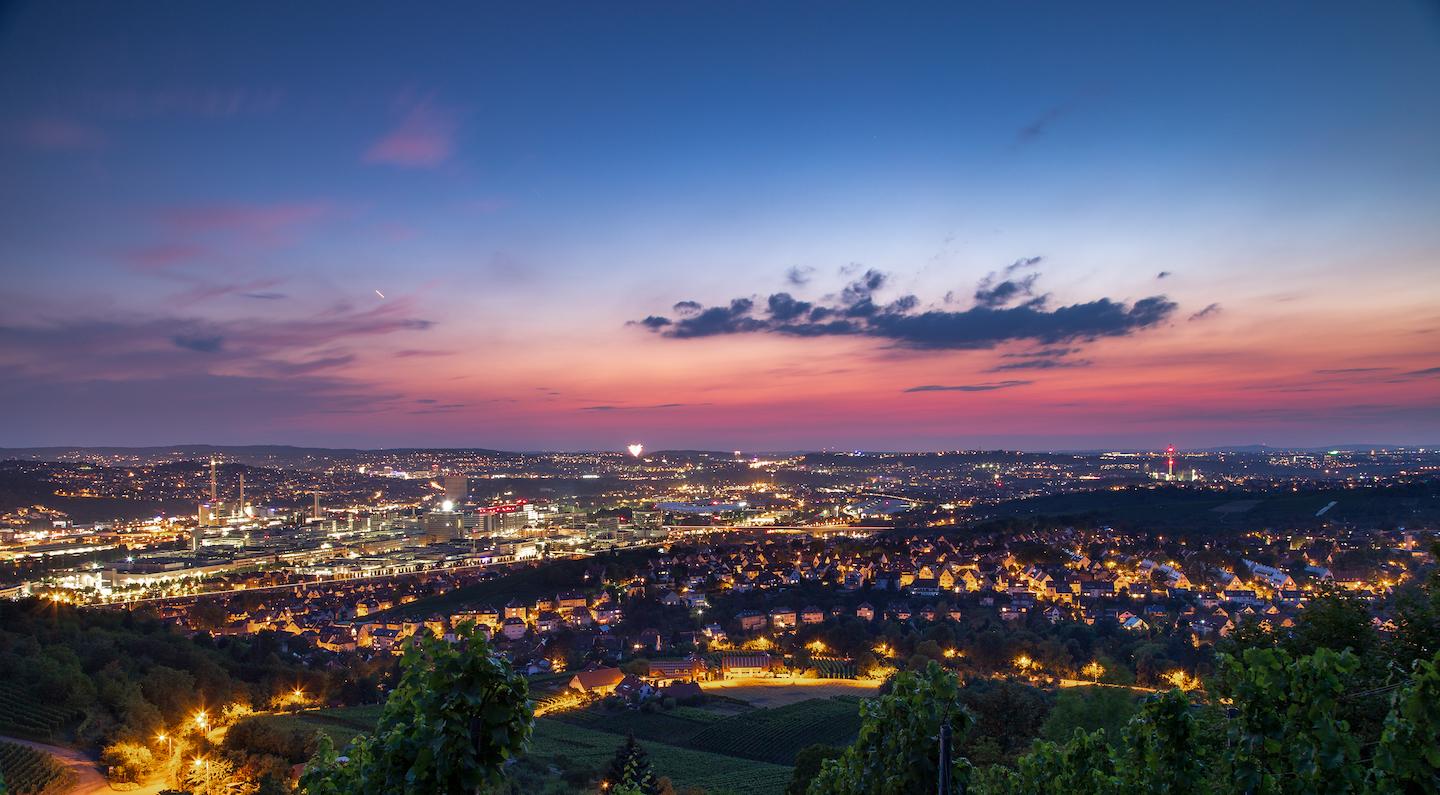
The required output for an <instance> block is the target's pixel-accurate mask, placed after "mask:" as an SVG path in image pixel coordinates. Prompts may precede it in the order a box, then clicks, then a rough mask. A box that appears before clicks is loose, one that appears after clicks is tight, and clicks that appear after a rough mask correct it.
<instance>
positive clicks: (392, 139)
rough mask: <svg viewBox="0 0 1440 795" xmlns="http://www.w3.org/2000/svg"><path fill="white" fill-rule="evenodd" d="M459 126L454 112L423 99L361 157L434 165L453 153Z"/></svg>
mask: <svg viewBox="0 0 1440 795" xmlns="http://www.w3.org/2000/svg"><path fill="white" fill-rule="evenodd" d="M458 126H459V125H458V124H457V123H456V121H455V118H454V116H453V115H452V114H451V113H449V112H447V111H443V110H440V109H438V108H435V107H434V106H432V105H431V104H430V103H429V102H428V101H425V102H421V103H419V104H417V105H415V106H413V107H411V108H410V109H409V110H408V111H406V112H405V116H404V118H403V119H401V121H400V125H399V126H398V127H396V128H395V129H394V130H391V131H390V132H389V133H388V134H386V135H385V136H384V137H382V138H381V139H380V140H378V141H376V142H375V143H374V144H373V145H371V147H370V148H369V149H368V150H367V151H366V152H365V155H364V157H363V158H362V159H363V160H364V161H365V162H366V163H384V164H387V165H392V166H404V167H407V168H434V167H436V166H438V165H440V164H442V163H444V162H445V161H447V160H449V159H450V156H451V155H452V154H454V151H455V132H456V129H457V128H458Z"/></svg>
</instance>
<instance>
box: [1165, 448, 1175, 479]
mask: <svg viewBox="0 0 1440 795" xmlns="http://www.w3.org/2000/svg"><path fill="white" fill-rule="evenodd" d="M1165 467H1166V470H1167V473H1166V475H1165V479H1166V480H1174V479H1175V445H1173V444H1172V445H1170V446H1169V447H1167V448H1165Z"/></svg>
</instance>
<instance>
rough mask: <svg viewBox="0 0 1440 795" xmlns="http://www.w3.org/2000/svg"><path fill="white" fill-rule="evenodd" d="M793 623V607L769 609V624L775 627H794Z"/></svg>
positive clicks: (794, 620)
mask: <svg viewBox="0 0 1440 795" xmlns="http://www.w3.org/2000/svg"><path fill="white" fill-rule="evenodd" d="M795 623H796V617H795V609H794V608H791V607H777V608H775V609H774V610H771V611H770V625H771V626H772V627H774V628H776V629H794V628H795Z"/></svg>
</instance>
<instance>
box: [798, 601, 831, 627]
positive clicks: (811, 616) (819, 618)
mask: <svg viewBox="0 0 1440 795" xmlns="http://www.w3.org/2000/svg"><path fill="white" fill-rule="evenodd" d="M824 621H825V611H824V610H821V609H820V608H818V607H815V606H814V605H811V606H809V607H806V608H804V609H802V610H801V611H800V623H801V624H820V623H823V622H824Z"/></svg>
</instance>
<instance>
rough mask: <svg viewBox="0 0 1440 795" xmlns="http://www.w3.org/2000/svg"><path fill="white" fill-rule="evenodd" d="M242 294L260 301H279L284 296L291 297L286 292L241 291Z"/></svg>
mask: <svg viewBox="0 0 1440 795" xmlns="http://www.w3.org/2000/svg"><path fill="white" fill-rule="evenodd" d="M241 295H242V296H244V297H246V298H254V299H256V300H258V301H279V300H280V299H282V298H289V297H290V296H288V295H286V294H284V293H241Z"/></svg>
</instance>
